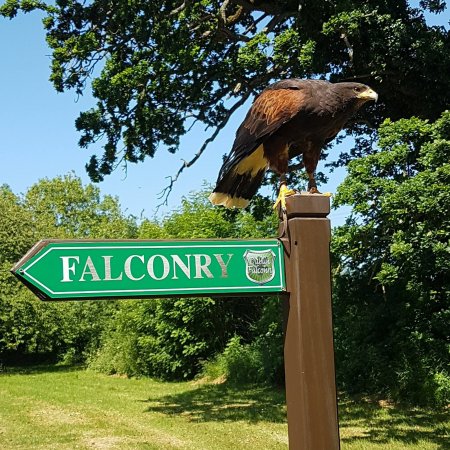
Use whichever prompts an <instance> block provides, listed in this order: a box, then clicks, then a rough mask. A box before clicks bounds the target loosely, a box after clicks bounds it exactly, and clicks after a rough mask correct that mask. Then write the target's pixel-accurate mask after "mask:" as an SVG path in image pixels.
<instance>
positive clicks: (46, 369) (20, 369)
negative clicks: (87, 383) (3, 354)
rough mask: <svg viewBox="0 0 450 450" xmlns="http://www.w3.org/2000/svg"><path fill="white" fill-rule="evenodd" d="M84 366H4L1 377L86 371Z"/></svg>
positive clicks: (0, 372)
mask: <svg viewBox="0 0 450 450" xmlns="http://www.w3.org/2000/svg"><path fill="white" fill-rule="evenodd" d="M84 369H85V367H84V366H82V365H70V366H69V365H55V364H37V365H34V364H33V365H27V364H23V365H16V366H2V367H1V370H0V376H1V375H39V374H43V373H57V372H77V371H81V370H84Z"/></svg>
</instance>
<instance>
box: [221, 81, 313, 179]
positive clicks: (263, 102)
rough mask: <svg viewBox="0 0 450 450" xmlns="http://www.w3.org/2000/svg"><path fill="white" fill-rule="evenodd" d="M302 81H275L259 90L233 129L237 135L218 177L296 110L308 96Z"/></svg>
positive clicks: (273, 131)
mask: <svg viewBox="0 0 450 450" xmlns="http://www.w3.org/2000/svg"><path fill="white" fill-rule="evenodd" d="M303 84H304V83H301V82H298V83H297V84H293V85H292V86H290V85H289V86H287V87H283V88H277V87H276V85H274V86H273V87H271V88H268V89H266V90H265V91H263V92H262V93H261V95H260V96H259V97H258V98H257V99H256V100H255V102H254V103H253V105H252V107H251V108H250V110H249V111H248V113H247V116H246V117H245V119H244V121H243V122H242V124H241V125H240V127H239V128H238V130H237V132H236V139H235V141H234V144H233V147H232V149H231V152H230V154H229V155H228V157H227V158H226V160H225V162H224V164H223V166H222V169H221V171H220V173H219V180H220V179H221V177H222V176H223V174H225V173H226V172H228V171H229V170H230V169H231V168H232V167H234V166H236V165H237V164H238V163H239V162H240V161H242V160H243V159H244V158H246V157H247V156H249V155H250V154H251V153H252V152H253V151H255V150H256V149H257V148H258V147H259V145H261V144H262V143H263V142H264V141H265V140H266V139H268V138H269V137H270V136H271V135H273V134H274V133H275V132H276V131H277V130H278V129H279V128H280V127H281V126H282V125H283V124H285V123H286V122H288V121H289V120H291V119H292V118H293V117H294V116H295V115H296V114H298V113H299V111H300V110H301V109H302V107H303V106H304V104H305V99H306V98H307V97H308V94H307V90H306V89H302V87H303ZM298 85H300V86H298ZM305 87H306V86H305Z"/></svg>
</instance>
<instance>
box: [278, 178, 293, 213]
mask: <svg viewBox="0 0 450 450" xmlns="http://www.w3.org/2000/svg"><path fill="white" fill-rule="evenodd" d="M294 194H295V191H294V189H289V188H288V187H287V186H286V184H285V183H281V186H280V192H279V193H278V197H277V200H276V202H275V205H273V209H276V208H277V207H278V205H279V203H281V209H282V210H283V211H285V210H286V197H289V196H290V195H294Z"/></svg>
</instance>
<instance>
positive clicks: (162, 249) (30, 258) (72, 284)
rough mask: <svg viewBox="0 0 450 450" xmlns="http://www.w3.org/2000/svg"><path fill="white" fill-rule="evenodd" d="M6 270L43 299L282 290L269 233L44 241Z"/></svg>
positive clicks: (279, 254)
mask: <svg viewBox="0 0 450 450" xmlns="http://www.w3.org/2000/svg"><path fill="white" fill-rule="evenodd" d="M12 272H13V273H14V274H15V275H16V276H17V277H18V278H19V279H20V280H21V281H23V282H24V283H25V284H26V285H27V286H28V287H30V288H31V289H32V290H33V291H34V292H35V293H36V294H37V295H38V296H39V297H40V298H41V299H43V300H63V299H95V298H119V297H122V298H132V297H169V296H190V295H192V296H199V295H208V296H211V295H233V294H240V293H248V294H264V293H279V292H283V291H285V279H284V258H283V247H282V245H281V244H280V242H279V241H278V240H276V239H267V240H195V241H192V240H191V241H144V240H133V241H116V240H107V241H89V240H79V241H56V240H46V241H41V242H39V243H37V244H36V245H35V246H34V247H33V248H32V249H31V250H30V251H29V252H28V253H27V254H26V255H25V256H24V257H23V258H22V259H21V260H20V261H19V262H18V263H17V264H16V265H15V266H14V267H13V269H12Z"/></svg>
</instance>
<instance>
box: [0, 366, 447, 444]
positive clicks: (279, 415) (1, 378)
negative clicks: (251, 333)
mask: <svg viewBox="0 0 450 450" xmlns="http://www.w3.org/2000/svg"><path fill="white" fill-rule="evenodd" d="M449 424H450V418H449V415H448V414H445V413H442V412H441V413H440V412H436V411H429V410H422V409H412V410H405V409H399V408H396V407H390V406H383V407H381V406H380V405H379V404H378V403H376V404H371V403H367V402H354V401H350V400H349V401H344V402H341V404H340V427H341V441H342V450H379V449H389V450H402V449H420V450H431V449H442V450H445V449H450V436H449V434H448V427H449ZM287 446H288V441H287V425H286V411H285V406H284V393H283V392H282V391H281V390H275V389H271V388H264V387H257V388H255V387H249V388H231V387H227V386H226V385H223V384H222V385H212V384H201V383H198V382H197V383H196V382H189V383H162V382H158V381H154V380H150V379H126V378H119V377H108V376H105V375H100V374H96V373H93V372H88V371H85V370H81V369H77V368H67V367H55V366H46V367H42V366H41V367H34V368H28V369H22V370H20V369H7V371H6V372H5V373H2V374H0V449H1V450H10V449H26V450H30V449H58V450H59V449H190V450H191V449H204V450H213V449H233V450H234V449H258V450H260V449H261V450H265V449H267V450H269V449H287ZM311 450H313V449H311Z"/></svg>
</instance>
